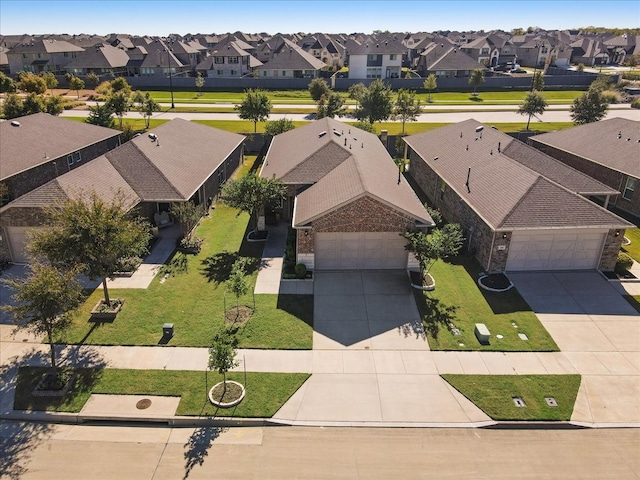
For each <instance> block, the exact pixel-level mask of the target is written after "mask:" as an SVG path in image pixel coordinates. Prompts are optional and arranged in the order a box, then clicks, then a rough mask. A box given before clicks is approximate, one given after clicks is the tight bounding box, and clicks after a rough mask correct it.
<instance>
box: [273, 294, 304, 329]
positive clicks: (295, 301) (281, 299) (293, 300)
mask: <svg viewBox="0 0 640 480" xmlns="http://www.w3.org/2000/svg"><path fill="white" fill-rule="evenodd" d="M276 306H277V308H278V310H284V311H285V312H287V313H289V314H291V315H293V316H294V317H296V318H298V319H300V320H302V321H303V322H304V323H306V324H307V325H309V326H310V327H312V328H313V295H278V303H277V305H276Z"/></svg>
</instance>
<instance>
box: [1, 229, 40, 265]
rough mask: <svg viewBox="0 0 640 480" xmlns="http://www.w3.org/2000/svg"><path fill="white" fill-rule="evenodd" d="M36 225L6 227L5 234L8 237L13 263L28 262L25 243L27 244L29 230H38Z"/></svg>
mask: <svg viewBox="0 0 640 480" xmlns="http://www.w3.org/2000/svg"><path fill="white" fill-rule="evenodd" d="M38 229H39V228H38V227H7V228H6V234H7V238H8V239H9V249H10V250H11V259H12V260H13V262H15V263H28V262H29V257H28V255H27V245H28V244H29V232H32V231H34V230H38Z"/></svg>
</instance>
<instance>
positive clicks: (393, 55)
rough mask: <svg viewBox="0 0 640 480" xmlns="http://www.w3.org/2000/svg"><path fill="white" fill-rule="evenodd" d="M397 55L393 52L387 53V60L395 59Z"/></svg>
mask: <svg viewBox="0 0 640 480" xmlns="http://www.w3.org/2000/svg"><path fill="white" fill-rule="evenodd" d="M396 57H397V55H396V54H395V53H392V54H390V55H389V60H395V59H396Z"/></svg>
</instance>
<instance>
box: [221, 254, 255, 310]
mask: <svg viewBox="0 0 640 480" xmlns="http://www.w3.org/2000/svg"><path fill="white" fill-rule="evenodd" d="M248 260H249V259H248V258H247V257H240V258H238V259H237V260H236V261H235V262H233V266H232V267H231V274H230V275H229V279H228V280H227V281H226V283H225V285H226V286H227V288H228V289H229V291H230V292H231V293H233V295H234V297H236V310H237V309H238V308H239V302H240V297H241V296H243V295H246V293H247V292H248V291H249V283H248V282H247V278H246V276H245V274H246V270H245V269H246V267H247V263H248Z"/></svg>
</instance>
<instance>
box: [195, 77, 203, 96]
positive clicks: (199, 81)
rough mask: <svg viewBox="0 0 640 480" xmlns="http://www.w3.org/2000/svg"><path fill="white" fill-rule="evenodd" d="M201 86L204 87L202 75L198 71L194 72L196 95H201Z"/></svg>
mask: <svg viewBox="0 0 640 480" xmlns="http://www.w3.org/2000/svg"><path fill="white" fill-rule="evenodd" d="M202 87H204V77H203V76H202V73H200V72H198V73H197V74H196V88H197V89H198V96H199V97H201V96H202Z"/></svg>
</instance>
